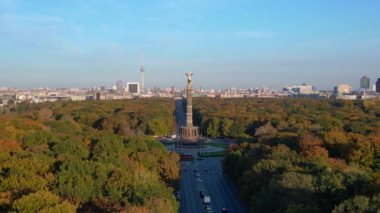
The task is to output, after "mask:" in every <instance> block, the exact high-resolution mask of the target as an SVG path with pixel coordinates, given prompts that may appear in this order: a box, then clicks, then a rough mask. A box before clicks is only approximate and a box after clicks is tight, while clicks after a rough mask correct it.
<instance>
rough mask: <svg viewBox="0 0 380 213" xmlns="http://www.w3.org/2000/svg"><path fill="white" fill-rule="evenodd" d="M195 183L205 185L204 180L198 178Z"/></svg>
mask: <svg viewBox="0 0 380 213" xmlns="http://www.w3.org/2000/svg"><path fill="white" fill-rule="evenodd" d="M195 181H196V182H198V183H203V180H202V179H200V178H196V179H195Z"/></svg>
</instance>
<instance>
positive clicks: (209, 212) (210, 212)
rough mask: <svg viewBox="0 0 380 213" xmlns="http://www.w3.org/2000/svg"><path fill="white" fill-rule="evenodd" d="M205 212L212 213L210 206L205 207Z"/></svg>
mask: <svg viewBox="0 0 380 213" xmlns="http://www.w3.org/2000/svg"><path fill="white" fill-rule="evenodd" d="M205 212H206V213H213V212H214V211H213V210H212V208H211V206H205Z"/></svg>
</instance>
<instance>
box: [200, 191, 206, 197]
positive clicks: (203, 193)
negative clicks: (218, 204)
mask: <svg viewBox="0 0 380 213" xmlns="http://www.w3.org/2000/svg"><path fill="white" fill-rule="evenodd" d="M199 196H200V197H201V198H204V197H205V192H204V191H203V190H201V191H199Z"/></svg>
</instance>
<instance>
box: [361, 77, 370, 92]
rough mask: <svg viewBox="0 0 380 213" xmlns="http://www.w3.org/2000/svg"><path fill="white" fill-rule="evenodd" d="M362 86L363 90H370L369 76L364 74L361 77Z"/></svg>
mask: <svg viewBox="0 0 380 213" xmlns="http://www.w3.org/2000/svg"><path fill="white" fill-rule="evenodd" d="M360 88H361V89H363V90H368V89H369V88H370V80H369V78H368V76H363V77H362V78H361V79H360Z"/></svg>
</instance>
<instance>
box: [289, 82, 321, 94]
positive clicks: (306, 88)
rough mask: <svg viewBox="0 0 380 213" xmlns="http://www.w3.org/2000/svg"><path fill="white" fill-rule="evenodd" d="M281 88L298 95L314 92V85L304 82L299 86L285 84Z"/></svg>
mask: <svg viewBox="0 0 380 213" xmlns="http://www.w3.org/2000/svg"><path fill="white" fill-rule="evenodd" d="M282 90H283V91H285V92H291V93H295V94H300V95H310V94H314V93H315V87H314V86H312V85H307V84H305V83H304V84H302V85H301V86H286V87H284V88H283V89H282Z"/></svg>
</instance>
